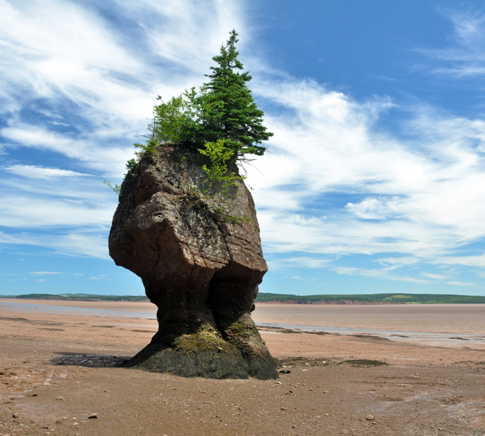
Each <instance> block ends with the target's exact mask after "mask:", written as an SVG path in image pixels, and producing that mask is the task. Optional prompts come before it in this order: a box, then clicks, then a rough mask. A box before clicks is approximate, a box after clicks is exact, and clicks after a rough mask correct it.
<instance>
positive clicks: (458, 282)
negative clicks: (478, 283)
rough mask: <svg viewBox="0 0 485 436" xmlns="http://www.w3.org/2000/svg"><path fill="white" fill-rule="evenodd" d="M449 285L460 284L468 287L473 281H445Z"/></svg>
mask: <svg viewBox="0 0 485 436" xmlns="http://www.w3.org/2000/svg"><path fill="white" fill-rule="evenodd" d="M446 283H447V284H448V285H450V286H462V287H466V288H468V287H470V286H474V283H471V282H461V281H451V282H446Z"/></svg>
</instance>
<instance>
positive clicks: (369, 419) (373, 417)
mask: <svg viewBox="0 0 485 436" xmlns="http://www.w3.org/2000/svg"><path fill="white" fill-rule="evenodd" d="M365 419H367V421H374V420H375V419H376V417H375V416H374V415H367V416H366V417H365Z"/></svg>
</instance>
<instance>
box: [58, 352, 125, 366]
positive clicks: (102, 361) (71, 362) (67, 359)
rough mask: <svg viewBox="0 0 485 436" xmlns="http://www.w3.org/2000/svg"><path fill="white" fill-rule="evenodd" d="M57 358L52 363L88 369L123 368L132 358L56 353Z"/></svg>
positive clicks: (110, 355)
mask: <svg viewBox="0 0 485 436" xmlns="http://www.w3.org/2000/svg"><path fill="white" fill-rule="evenodd" d="M55 354H56V355H57V356H56V357H54V358H52V359H51V361H50V363H52V364H53V365H59V366H84V367H87V368H122V367H125V365H126V362H127V361H128V360H129V359H130V356H114V355H112V354H90V353H71V352H66V351H61V352H56V353H55Z"/></svg>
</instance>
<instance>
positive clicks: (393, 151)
mask: <svg viewBox="0 0 485 436" xmlns="http://www.w3.org/2000/svg"><path fill="white" fill-rule="evenodd" d="M243 7H244V2H226V1H222V0H213V1H208V2H206V3H205V5H204V7H203V8H201V7H200V6H199V3H198V2H196V1H195V0H194V1H191V0H187V1H178V0H167V1H163V2H158V1H148V0H142V1H140V2H137V3H136V5H135V4H134V3H133V2H124V1H118V2H117V3H116V9H115V8H113V10H114V11H115V12H116V13H120V14H124V15H123V17H124V19H126V20H127V22H128V23H131V24H132V29H128V28H127V29H126V30H123V31H120V30H119V29H116V28H115V27H113V26H112V25H111V24H110V22H108V21H106V20H105V19H104V18H102V16H101V15H100V14H98V13H97V12H96V10H95V9H94V8H93V7H91V6H90V5H89V4H82V3H77V4H76V3H73V2H67V1H61V0H53V1H52V2H50V4H49V7H48V8H46V7H45V4H44V3H42V2H40V1H35V0H31V1H25V2H20V3H19V2H7V1H5V0H0V41H1V43H0V44H1V49H2V58H1V59H0V78H1V79H2V89H1V90H0V102H1V103H2V104H1V108H0V110H1V111H2V112H3V113H4V114H8V115H7V118H8V120H7V125H6V127H4V128H3V129H2V130H1V132H0V133H1V134H2V135H3V137H4V138H5V140H6V141H5V143H4V144H3V146H4V147H6V149H7V150H10V151H11V150H14V149H13V146H16V147H24V148H30V149H36V150H39V151H49V152H56V153H59V154H60V155H62V156H63V157H64V158H67V159H69V160H70V161H71V162H73V163H75V164H76V165H73V166H69V168H80V169H79V171H71V170H65V169H60V168H47V167H42V166H41V165H31V164H15V165H13V164H12V165H10V166H7V167H6V168H5V169H6V172H7V173H9V174H8V177H9V178H8V179H7V180H3V181H2V186H3V189H5V192H2V198H3V199H4V201H3V203H2V204H3V205H5V207H4V208H3V210H2V211H0V225H3V226H7V227H11V228H24V229H29V228H33V227H43V228H45V227H51V228H59V227H60V228H62V229H63V232H61V233H60V234H57V235H52V236H51V237H50V238H43V237H40V236H39V235H36V234H35V233H34V232H31V233H29V234H23V235H22V236H18V235H9V234H5V233H0V242H4V243H15V241H16V242H17V243H27V244H34V245H43V246H47V247H50V248H53V249H56V250H60V251H62V252H65V253H67V254H73V253H79V254H82V255H89V256H95V257H100V258H103V257H106V256H107V253H106V232H105V229H106V228H107V226H109V223H110V221H111V217H112V213H113V211H114V207H115V203H116V200H115V198H114V196H112V194H111V193H109V195H111V197H109V196H108V193H107V192H106V190H105V189H106V188H105V187H103V186H101V183H100V180H99V181H96V180H95V177H81V174H84V173H83V171H84V169H86V171H87V172H89V173H90V174H91V173H94V174H100V175H101V176H100V179H101V178H102V177H109V178H112V179H115V178H118V179H119V177H120V176H121V175H122V173H123V172H124V164H125V162H126V160H127V159H129V158H130V157H131V156H132V155H133V149H132V146H131V143H132V142H135V141H136V140H138V139H139V138H137V136H139V135H142V134H144V133H145V124H146V123H147V121H148V120H149V118H150V116H151V109H152V104H153V98H154V97H155V96H156V95H157V94H161V95H162V96H163V97H164V98H165V99H166V98H168V97H170V96H172V95H174V94H176V93H179V92H180V91H181V90H183V89H184V88H186V87H188V86H192V85H197V84H199V83H200V82H201V81H202V80H203V78H202V74H203V73H205V72H207V71H208V66H209V64H210V57H211V56H212V55H213V54H214V53H216V52H217V49H218V47H219V46H220V44H221V42H222V41H224V40H225V39H226V38H227V33H228V31H229V30H230V29H232V28H237V29H238V30H239V31H240V32H241V34H242V35H243V37H242V41H241V43H242V44H241V48H242V53H243V54H245V53H250V54H251V56H253V57H251V58H248V59H250V63H251V65H255V66H256V67H257V68H256V71H257V74H255V76H256V77H255V80H254V81H253V85H254V93H255V95H256V96H257V97H258V98H261V99H263V100H264V101H265V102H266V103H270V104H269V107H270V108H275V107H277V109H278V110H268V111H267V117H266V121H267V124H268V125H269V128H270V130H271V131H273V132H274V133H275V136H274V137H273V138H272V140H271V143H270V144H269V145H268V152H267V153H266V154H265V156H263V157H262V158H259V159H257V160H256V161H255V162H253V163H252V164H251V165H247V171H248V179H247V180H248V184H249V185H250V186H252V187H253V189H254V195H255V198H256V203H257V205H258V207H259V218H260V223H261V228H262V235H263V241H264V243H265V249H266V251H267V252H275V253H288V252H300V253H306V254H305V255H301V256H294V254H289V255H288V256H289V258H288V259H286V260H280V261H275V262H280V264H282V265H283V264H285V266H288V265H300V266H302V267H305V268H320V267H327V262H329V261H327V260H322V259H321V258H319V257H318V256H317V255H329V254H330V255H332V256H333V258H336V255H339V256H340V255H348V254H379V255H384V256H386V257H384V258H383V259H381V260H380V262H381V264H382V265H384V267H383V268H382V270H372V269H362V268H360V269H359V268H354V269H346V270H345V269H340V270H339V271H340V272H339V273H341V274H347V273H352V274H357V275H367V276H369V277H370V276H374V277H377V276H378V275H379V274H384V276H385V277H387V278H389V279H392V280H406V281H414V282H419V283H422V282H423V279H419V278H414V277H405V276H404V277H403V276H399V275H396V276H392V274H391V273H390V271H392V270H395V269H397V268H400V267H405V266H409V265H415V264H422V263H423V262H429V263H442V264H445V265H447V264H457V265H472V266H485V261H484V260H483V259H482V258H481V257H480V256H458V255H454V254H453V255H452V253H456V252H457V250H459V248H460V247H462V246H464V245H466V244H468V243H471V242H474V241H477V240H479V239H480V238H482V237H483V236H485V209H484V208H483V205H484V204H485V193H484V192H483V189H482V187H483V186H484V185H485V173H484V168H485V161H484V157H483V153H484V152H485V120H483V119H480V118H477V119H467V118H463V117H461V118H460V117H454V116H451V115H448V116H446V115H442V114H440V113H439V112H438V111H436V110H433V109H432V108H426V107H420V108H415V109H416V110H415V111H414V114H415V115H414V116H413V119H412V122H410V123H409V124H408V125H406V126H405V127H406V128H407V129H408V131H409V133H410V134H411V135H412V137H411V139H409V138H408V139H406V140H403V139H401V138H399V137H398V136H396V135H394V134H392V133H390V132H386V130H385V129H383V128H382V127H381V126H379V125H378V123H379V121H380V117H381V115H382V114H383V113H385V112H386V111H389V110H392V109H393V108H394V107H395V106H396V103H395V102H392V101H390V100H389V99H388V98H386V97H382V98H375V99H372V100H369V101H363V102H362V101H357V100H355V99H353V98H352V97H351V96H350V95H346V94H345V93H343V92H336V91H334V90H332V89H329V88H328V87H326V86H323V85H321V84H319V83H316V82H314V81H310V80H299V79H296V78H291V77H289V76H288V75H286V74H284V72H281V71H274V70H271V69H270V68H268V66H267V64H266V62H265V60H264V59H261V58H257V57H256V55H255V54H254V50H253V47H251V46H250V45H249V42H250V39H249V38H248V35H249V36H250V30H251V29H250V28H249V26H248V25H247V23H246V22H245V19H244V16H243V13H244V11H243V9H242V8H243ZM154 23H156V24H157V25H156V26H155V25H154ZM481 24H482V18H480V17H474V18H473V19H470V18H467V17H462V18H460V17H457V18H456V19H455V28H456V35H457V40H458V41H459V42H458V43H457V47H455V48H454V49H453V50H455V51H454V52H453V51H450V50H447V51H446V52H442V53H441V54H440V53H438V52H434V53H431V52H430V53H428V54H431V55H433V56H435V57H436V56H442V58H443V59H445V60H446V59H447V60H450V61H453V62H455V64H453V65H452V66H451V67H453V68H462V67H464V66H465V62H468V63H467V64H466V65H467V67H468V68H470V67H473V68H475V69H476V70H477V71H478V70H479V69H480V68H485V60H484V65H482V64H473V65H471V64H470V62H469V61H470V59H472V58H473V59H476V56H478V54H479V53H480V50H478V49H476V47H481V44H482V42H483V41H482V40H483V38H482V36H481V32H480V31H479V29H480V28H481ZM130 31H133V32H135V33H133V35H136V41H135V39H134V36H133V35H130V33H129V32H130ZM140 47H142V48H140ZM470 47H471V48H470ZM481 52H483V50H482V51H481ZM472 55H473V56H475V57H473V56H472ZM453 57H454V60H453V59H452V58H453ZM483 58H484V59H485V56H484V57H483ZM451 67H450V68H451ZM463 71H465V70H463ZM268 77H271V79H268ZM275 77H277V79H275ZM38 99H42V100H43V101H47V102H48V105H47V106H48V108H40V109H39V110H38V112H39V113H42V115H43V116H44V117H47V121H46V122H45V123H42V124H39V123H37V124H29V123H27V122H25V121H21V120H22V118H21V116H20V113H19V110H20V109H21V108H22V107H26V106H27V105H29V104H31V103H32V101H34V100H38ZM66 102H67V103H69V104H70V105H74V106H75V107H74V108H73V109H71V110H72V111H73V114H70V113H69V110H66V109H65V108H64V107H63V106H62V105H61V104H60V103H66ZM68 106H69V105H68ZM69 115H75V120H76V121H73V120H72V119H70V118H69ZM78 120H80V121H81V123H80V125H77V124H76V123H77V121H78ZM59 125H62V126H67V127H69V126H71V127H73V130H75V132H73V131H71V130H70V129H64V130H63V132H64V133H60V132H59V131H56V128H57V126H59ZM74 128H75V129H74ZM12 176H20V177H22V178H23V179H25V180H21V181H19V179H18V177H17V178H14V177H12ZM61 177H62V182H63V183H62V184H58V186H57V187H56V186H55V185H54V181H55V180H56V179H59V178H61ZM29 178H31V179H35V183H29V181H28V179H29ZM31 182H32V180H31ZM41 182H42V183H41ZM96 183H98V184H99V188H98V187H96ZM59 185H61V186H59ZM15 190H18V191H19V192H20V194H19V193H16V192H15V193H14V192H13V191H15ZM335 197H337V198H338V199H341V198H344V197H345V198H347V200H345V201H343V200H340V203H339V202H338V201H337V202H333V200H332V198H333V199H335ZM376 221H378V222H376ZM86 229H88V230H89V231H86ZM101 229H102V230H101ZM275 264H276V265H277V263H275ZM430 274H431V273H430ZM428 278H430V279H436V277H434V278H433V277H431V276H429V277H428Z"/></svg>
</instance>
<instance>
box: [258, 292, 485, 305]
mask: <svg viewBox="0 0 485 436" xmlns="http://www.w3.org/2000/svg"><path fill="white" fill-rule="evenodd" d="M256 301H258V302H260V303H263V302H268V303H269V302H279V303H296V304H403V303H407V304H466V303H471V304H472V303H475V304H477V303H485V296H484V297H481V296H471V295H448V294H334V295H326V294H324V295H291V294H273V293H266V292H261V293H260V294H259V295H258V298H257V300H256Z"/></svg>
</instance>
